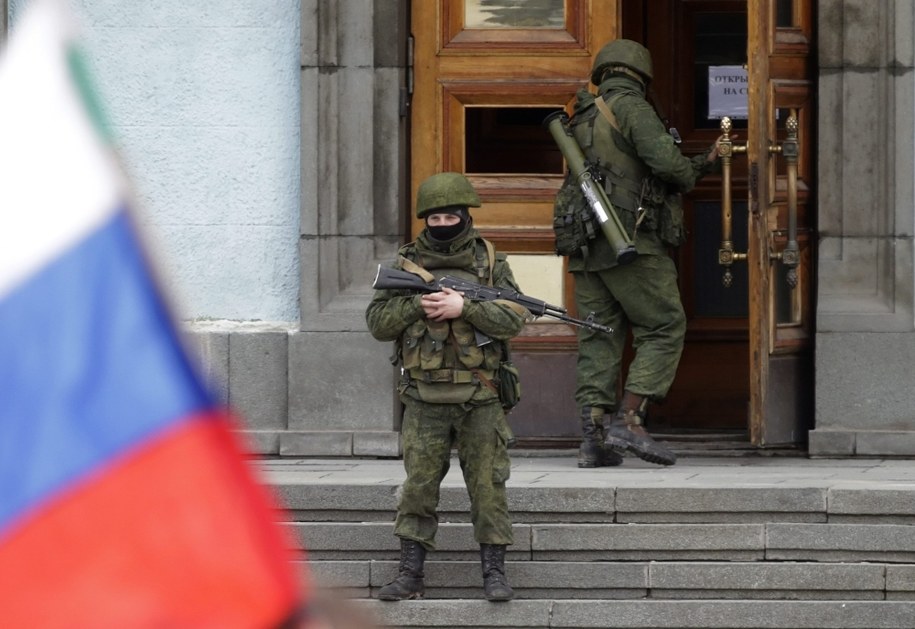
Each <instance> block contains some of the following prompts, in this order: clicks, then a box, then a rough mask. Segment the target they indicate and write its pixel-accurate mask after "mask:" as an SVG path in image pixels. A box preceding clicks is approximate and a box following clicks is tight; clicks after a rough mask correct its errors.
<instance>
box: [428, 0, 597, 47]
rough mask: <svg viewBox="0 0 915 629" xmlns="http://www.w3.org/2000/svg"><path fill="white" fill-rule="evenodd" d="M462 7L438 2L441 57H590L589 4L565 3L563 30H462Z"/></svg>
mask: <svg viewBox="0 0 915 629" xmlns="http://www.w3.org/2000/svg"><path fill="white" fill-rule="evenodd" d="M421 1H423V0H421ZM425 1H428V0H425ZM465 4H466V3H465V0H443V1H442V3H441V9H442V19H441V27H440V37H441V42H442V44H441V48H440V53H441V54H446V55H447V54H456V55H459V54H468V53H471V54H472V53H474V52H484V53H485V54H487V55H493V54H513V55H514V54H550V53H560V54H566V55H567V54H580V55H585V56H590V51H589V50H588V37H587V15H588V7H587V4H588V3H585V2H581V1H576V0H572V1H571V2H566V5H565V8H566V16H565V28H564V29H544V28H500V29H479V28H477V29H474V28H465V27H464V14H465Z"/></svg>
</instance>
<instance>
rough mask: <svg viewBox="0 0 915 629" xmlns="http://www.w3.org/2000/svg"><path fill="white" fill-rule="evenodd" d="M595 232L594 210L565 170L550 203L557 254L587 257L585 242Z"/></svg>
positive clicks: (596, 231)
mask: <svg viewBox="0 0 915 629" xmlns="http://www.w3.org/2000/svg"><path fill="white" fill-rule="evenodd" d="M597 233H598V227H597V222H596V220H595V218H594V212H593V211H592V210H591V207H590V206H589V205H588V201H587V199H585V195H584V193H582V191H581V187H580V186H579V185H578V182H577V181H576V179H575V175H573V174H572V173H568V174H567V175H566V178H565V180H564V181H563V182H562V186H561V187H560V188H559V192H557V193H556V200H555V201H554V202H553V237H554V241H555V242H554V244H555V250H556V255H558V256H576V255H580V256H582V257H587V256H588V243H589V242H590V241H591V239H593V238H594V237H595V236H596V235H597Z"/></svg>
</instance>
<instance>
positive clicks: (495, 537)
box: [366, 173, 529, 601]
mask: <svg viewBox="0 0 915 629" xmlns="http://www.w3.org/2000/svg"><path fill="white" fill-rule="evenodd" d="M459 205H462V206H464V207H463V208H458V209H457V211H455V209H454V208H455V207H456V206H459ZM417 206H418V210H417V216H418V217H419V218H423V217H425V216H426V215H427V214H436V213H449V212H448V211H447V210H452V211H451V212H450V213H454V214H457V213H459V212H463V213H462V214H461V215H462V216H464V217H465V219H466V221H467V222H466V227H464V228H463V231H461V232H460V233H458V234H457V235H455V236H452V237H450V238H449V239H448V240H446V241H442V240H436V239H435V238H433V237H432V228H430V226H429V224H427V227H426V229H424V230H423V232H422V233H421V234H420V235H419V238H417V240H416V242H415V243H410V244H408V245H406V246H404V247H402V248H401V249H400V251H399V258H398V263H397V266H398V268H402V269H404V270H407V271H410V272H414V273H415V272H416V266H418V267H420V270H421V271H423V272H428V273H429V274H431V275H432V276H434V277H435V278H440V277H442V276H445V275H450V276H455V277H460V278H463V279H467V280H471V281H474V282H477V283H479V284H490V282H491V284H492V285H494V286H502V287H505V288H511V289H513V290H518V286H517V284H516V283H515V280H514V277H513V276H512V272H511V269H510V267H509V265H508V262H507V260H506V257H505V255H504V254H495V252H494V250H493V249H492V248H491V245H488V243H487V242H486V241H484V240H483V239H482V238H481V237H480V235H479V233H478V232H477V231H476V230H475V229H473V227H472V219H470V218H469V214H467V212H466V206H473V207H478V206H479V198H478V197H477V195H476V193H475V192H474V191H473V188H472V186H471V185H470V183H469V181H467V180H466V178H464V177H463V176H462V175H460V174H458V173H440V174H439V175H434V176H433V177H431V178H430V179H428V180H426V182H424V183H423V184H422V185H421V186H420V191H419V195H418V201H417ZM427 222H428V219H427ZM527 316H529V313H527V311H525V310H524V309H523V308H520V307H518V306H516V305H514V304H508V303H506V302H498V301H486V302H473V301H470V300H466V299H465V300H464V303H463V307H462V310H461V314H460V316H459V317H457V318H452V319H445V320H443V321H434V320H432V319H430V318H427V317H426V313H425V311H424V309H423V307H422V302H421V297H420V295H418V294H415V293H411V292H408V291H405V290H378V291H376V293H375V296H374V298H373V299H372V301H371V303H370V304H369V306H368V308H367V310H366V322H367V324H368V329H369V331H370V332H371V333H372V336H374V337H375V338H376V339H378V340H379V341H395V342H396V350H397V362H398V363H399V365H400V367H401V374H402V375H401V381H400V384H399V386H398V392H399V394H400V399H401V401H402V402H403V404H404V416H403V425H402V438H403V448H404V468H405V469H406V472H407V478H406V480H405V481H404V484H403V487H402V494H401V498H400V503H399V505H398V507H397V519H396V522H395V525H394V534H395V535H396V536H397V537H399V538H400V539H401V565H400V570H399V576H398V577H397V578H396V579H395V580H394V581H392V582H391V583H388V584H387V585H385V586H384V587H383V588H381V590H379V594H378V597H379V599H381V600H388V601H396V600H404V599H409V598H422V596H423V594H424V592H425V586H424V583H423V571H422V566H423V561H424V559H425V553H426V550H432V549H434V548H435V535H436V532H437V529H438V515H437V513H436V511H437V508H438V502H439V488H440V485H441V482H442V479H443V478H444V477H445V474H446V473H447V472H448V469H449V467H450V464H451V449H452V447H453V446H456V447H457V453H458V460H459V461H460V465H461V470H462V472H463V475H464V482H465V484H466V486H467V492H468V494H469V495H470V505H471V507H470V517H471V521H472V522H473V531H474V538H475V539H476V540H477V542H478V543H479V544H480V557H481V561H482V568H483V579H484V591H485V594H486V598H487V599H488V600H490V601H505V600H509V599H511V598H512V597H513V595H514V594H513V591H512V589H511V587H510V586H509V585H508V582H507V581H506V579H505V549H506V546H507V545H509V544H511V543H512V542H513V539H512V529H511V519H510V517H509V513H508V501H507V498H506V493H505V483H506V481H507V480H508V478H509V474H510V471H511V462H510V459H509V455H508V444H509V442H510V441H511V439H512V435H511V430H510V429H509V426H508V422H507V421H506V418H505V413H504V411H503V410H502V404H501V403H500V399H499V395H498V393H497V391H496V388H497V387H495V386H493V385H494V383H493V382H492V380H493V378H494V377H495V375H496V373H497V371H498V368H499V364H500V362H501V361H502V360H503V359H504V357H505V355H506V354H505V350H506V348H505V343H507V342H508V340H509V339H510V338H512V337H513V336H515V335H517V334H518V333H519V332H520V331H521V328H522V326H523V324H524V321H525V319H526V318H527ZM477 333H482V334H484V335H486V336H488V337H489V338H490V339H491V341H490V342H487V343H484V344H482V346H480V345H478V343H477V339H476V334H477Z"/></svg>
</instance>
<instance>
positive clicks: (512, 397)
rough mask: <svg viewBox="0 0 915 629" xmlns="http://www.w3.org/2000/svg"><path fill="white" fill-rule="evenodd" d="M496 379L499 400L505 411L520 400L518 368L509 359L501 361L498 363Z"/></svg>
mask: <svg viewBox="0 0 915 629" xmlns="http://www.w3.org/2000/svg"><path fill="white" fill-rule="evenodd" d="M496 381H497V382H498V388H499V401H500V402H502V408H503V409H504V410H505V412H508V411H510V410H511V409H513V408H515V407H516V406H517V405H518V402H520V401H521V377H520V374H519V373H518V368H517V367H516V366H515V364H514V363H513V362H511V361H510V360H506V361H503V362H502V364H501V365H499V373H498V377H497V378H496Z"/></svg>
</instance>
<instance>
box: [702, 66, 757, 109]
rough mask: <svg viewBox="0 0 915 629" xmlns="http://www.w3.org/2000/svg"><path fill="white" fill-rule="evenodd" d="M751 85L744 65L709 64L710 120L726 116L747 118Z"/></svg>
mask: <svg viewBox="0 0 915 629" xmlns="http://www.w3.org/2000/svg"><path fill="white" fill-rule="evenodd" d="M749 87H750V83H749V80H748V78H747V70H746V68H744V67H743V66H709V69H708V117H709V120H714V119H719V118H723V117H724V116H728V117H729V118H731V119H742V120H746V118H747V102H748V100H749V98H748V96H749Z"/></svg>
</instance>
